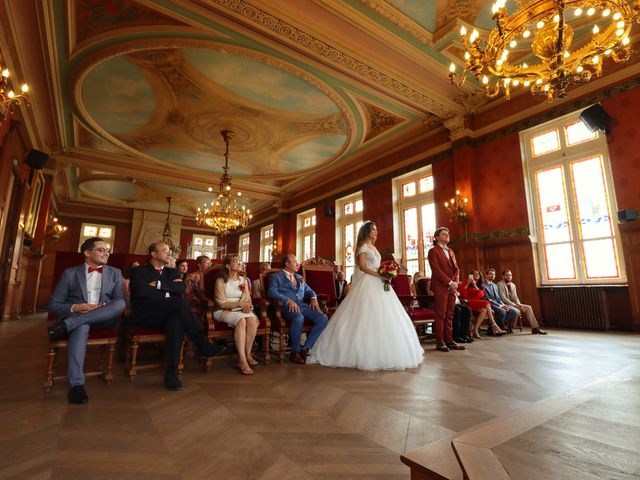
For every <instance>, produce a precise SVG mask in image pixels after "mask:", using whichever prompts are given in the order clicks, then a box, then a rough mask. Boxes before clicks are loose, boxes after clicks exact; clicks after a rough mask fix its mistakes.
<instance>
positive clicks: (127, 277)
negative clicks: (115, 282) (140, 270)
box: [122, 261, 140, 299]
mask: <svg viewBox="0 0 640 480" xmlns="http://www.w3.org/2000/svg"><path fill="white" fill-rule="evenodd" d="M139 266H140V262H138V261H135V262H131V263H130V264H129V265H127V268H126V270H125V271H124V275H123V279H122V289H123V290H124V296H125V297H126V298H127V299H129V294H130V293H131V292H130V285H129V284H130V282H131V271H132V270H133V269H134V268H136V267H139Z"/></svg>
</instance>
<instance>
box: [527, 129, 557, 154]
mask: <svg viewBox="0 0 640 480" xmlns="http://www.w3.org/2000/svg"><path fill="white" fill-rule="evenodd" d="M531 149H532V151H533V156H534V157H537V156H538V155H543V154H545V153H549V152H553V151H555V150H559V149H560V138H559V137H558V130H551V131H550V132H546V133H543V134H540V135H537V136H535V137H533V138H532V139H531Z"/></svg>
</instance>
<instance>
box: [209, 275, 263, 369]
mask: <svg viewBox="0 0 640 480" xmlns="http://www.w3.org/2000/svg"><path fill="white" fill-rule="evenodd" d="M218 274H219V271H218V270H217V269H212V270H209V271H208V272H207V274H206V275H205V278H204V283H205V292H207V297H206V298H205V299H203V301H202V303H201V318H202V320H203V322H204V326H205V329H206V332H207V338H209V340H212V341H213V340H215V339H221V338H223V339H226V340H227V341H231V342H232V341H233V340H234V329H233V327H230V326H229V325H227V324H226V323H225V322H219V321H218V320H215V319H214V318H213V311H214V308H215V302H214V300H213V291H214V288H215V282H216V279H217V278H218V276H219V275H218ZM258 321H259V324H258V330H257V331H256V338H258V337H262V357H263V361H264V364H265V365H268V364H269V362H270V361H271V354H270V351H269V342H270V336H271V321H270V319H269V316H268V315H267V314H266V308H265V309H262V310H261V314H260V315H259V316H258ZM227 356H228V355H225V356H224V357H227ZM219 358H220V357H219ZM202 364H203V366H204V368H205V370H206V371H209V369H210V368H211V366H212V365H213V358H207V359H203V361H202Z"/></svg>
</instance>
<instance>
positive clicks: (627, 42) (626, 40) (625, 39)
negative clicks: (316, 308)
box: [622, 37, 629, 46]
mask: <svg viewBox="0 0 640 480" xmlns="http://www.w3.org/2000/svg"><path fill="white" fill-rule="evenodd" d="M622 44H623V45H625V46H626V45H629V37H624V38H623V39H622Z"/></svg>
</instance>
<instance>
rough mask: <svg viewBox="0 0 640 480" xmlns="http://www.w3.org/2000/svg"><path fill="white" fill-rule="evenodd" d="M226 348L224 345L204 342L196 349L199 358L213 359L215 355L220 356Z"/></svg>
mask: <svg viewBox="0 0 640 480" xmlns="http://www.w3.org/2000/svg"><path fill="white" fill-rule="evenodd" d="M226 348H227V346H226V345H219V344H217V343H211V342H204V343H202V344H201V345H200V346H199V347H198V353H199V354H200V356H201V357H213V356H215V355H220V354H221V353H222V352H224V351H225V349H226Z"/></svg>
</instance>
